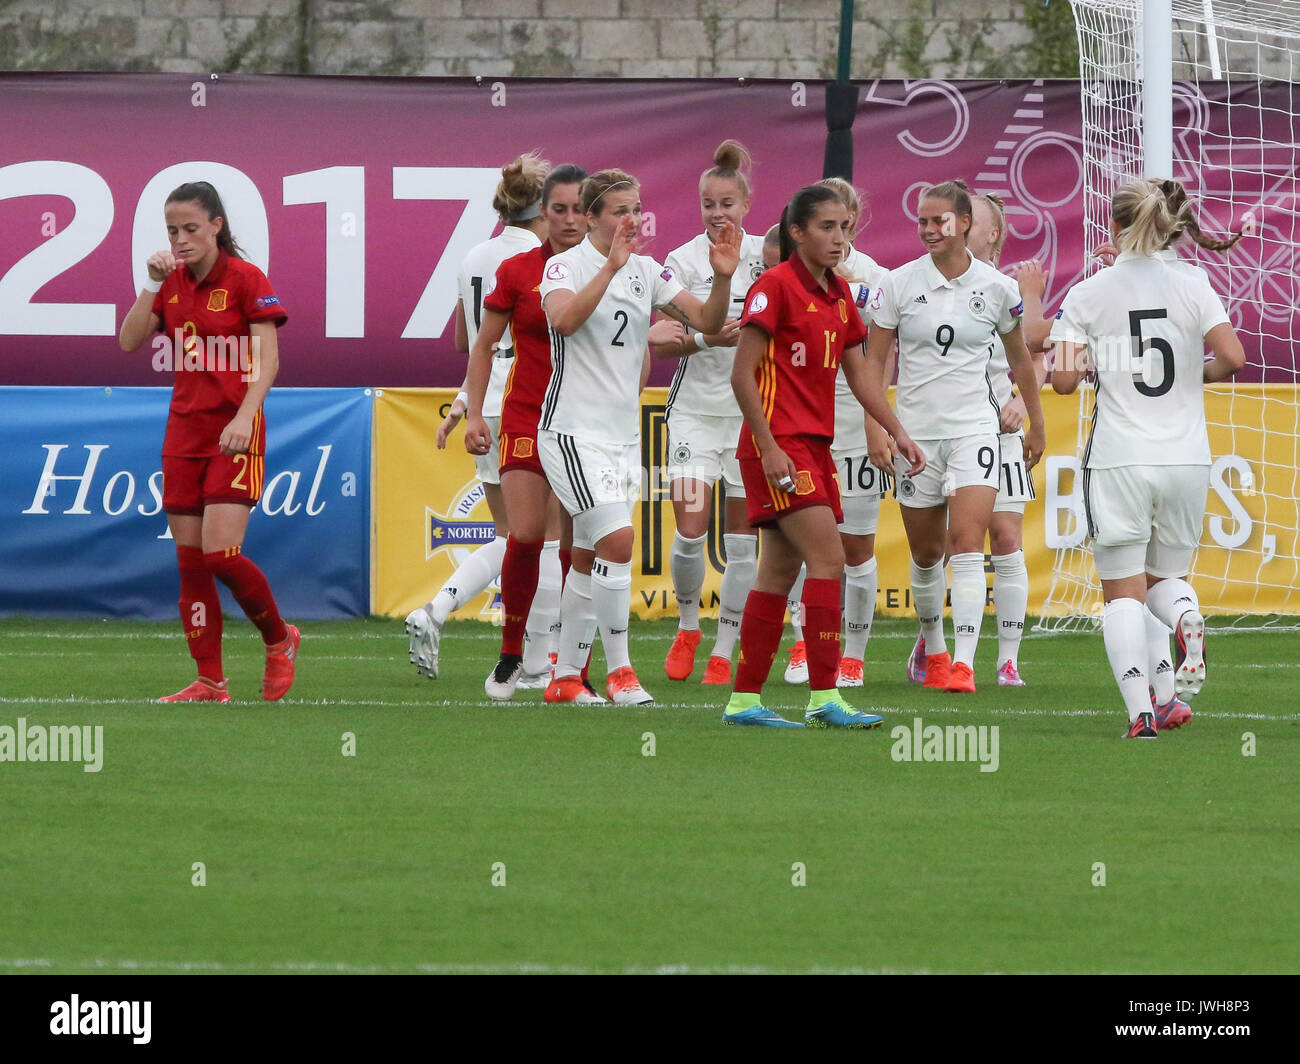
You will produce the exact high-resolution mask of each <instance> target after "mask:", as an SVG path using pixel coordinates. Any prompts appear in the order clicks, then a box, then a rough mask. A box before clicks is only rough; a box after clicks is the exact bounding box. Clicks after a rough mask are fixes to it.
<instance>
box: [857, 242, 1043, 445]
mask: <svg viewBox="0 0 1300 1064" xmlns="http://www.w3.org/2000/svg"><path fill="white" fill-rule="evenodd" d="M967 254H968V255H969V252H968V253H967ZM879 296H880V298H879V305H877V300H876V298H875V297H874V296H873V297H872V298H871V300H870V301H869V302H868V304H867V305H868V308H869V309H870V311H871V317H872V320H873V321H874V322H875V323H876V324H877V325H880V326H882V327H884V328H886V329H897V330H898V420H899V421H901V422H902V423H903V428H905V429H906V430H907V432H908V435H910V436H911V437H912V438H913V439H916V440H955V439H959V438H960V437H962V436H973V435H976V434H978V433H982V432H993V433H996V432H999V431H1000V429H999V427H998V416H999V412H1000V410H1001V408H1000V407H999V406H998V401H997V397H996V396H995V395H994V393H993V385H992V382H991V381H990V379H989V374H988V369H989V356H990V350H991V348H992V347H993V346H994V345H996V344H999V343H1001V340H1000V336H1003V335H1005V334H1007V333H1009V332H1012V331H1013V330H1015V329H1016V328H1018V327H1019V325H1020V315H1021V313H1022V312H1023V311H1024V304H1023V303H1021V301H1020V291H1019V289H1017V288H1016V284H1015V282H1014V281H1012V280H1011V278H1009V277H1007V276H1006V275H1005V274H1003V273H999V272H998V271H997V270H996V269H994V268H993V267H992V266H990V265H989V264H988V263H986V262H981V261H980V260H979V259H976V258H974V257H973V256H972V257H971V258H970V262H969V265H968V266H967V267H966V271H965V272H964V273H962V274H961V275H960V276H958V277H954V278H953V279H952V280H951V281H950V280H948V279H947V278H946V277H944V275H943V274H942V273H940V272H939V268H938V267H937V266H935V264H934V260H933V259H932V258H931V257H930V256H929V255H922V256H921V257H920V258H919V259H915V260H913V261H912V262H909V263H907V265H905V266H900V267H899V268H898V269H896V270H891V271H890V272H889V275H888V276H887V277H886V278H885V280H884V282H883V284H882V285H881V286H880V291H879Z"/></svg>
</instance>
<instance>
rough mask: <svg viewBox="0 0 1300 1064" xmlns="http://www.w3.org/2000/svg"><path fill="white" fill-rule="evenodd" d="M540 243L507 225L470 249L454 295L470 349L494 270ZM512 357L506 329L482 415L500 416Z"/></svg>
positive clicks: (528, 231) (530, 233) (494, 279)
mask: <svg viewBox="0 0 1300 1064" xmlns="http://www.w3.org/2000/svg"><path fill="white" fill-rule="evenodd" d="M540 243H541V240H540V239H538V236H537V234H536V233H534V232H533V231H532V230H531V229H524V228H522V227H521V226H518V225H507V226H506V227H505V228H504V229H503V230H502V231H501V232H500V233H498V234H497V235H496V236H494V237H493V238H492V239H491V240H485V241H483V243H481V244H475V245H474V246H473V247H472V248H470V249H469V254H468V255H466V256H465V261H464V262H463V263H461V266H460V272H458V273H457V274H456V292H457V294H458V295H459V296H460V301H461V304H462V305H463V306H464V307H465V333H466V335H468V336H469V349H470V350H471V351H473V350H474V341H475V340H477V339H478V331H479V327H480V326H481V325H482V324H483V300H485V299H486V298H487V297H488V295H489V294H490V293H491V291H492V289H493V288H495V287H496V282H497V267H498V266H500V265H501V264H502V263H503V262H505V261H506V259H509V258H513V257H514V256H515V255H519V254H522V253H523V252H525V251H531V250H532V249H533V248H535V247H537V245H539V244H540ZM513 354H514V350H513V344H512V343H511V339H510V330H509V329H507V330H506V333H505V335H504V336H502V337H501V346H500V350H499V351H498V352H497V355H496V357H494V358H493V359H492V376H491V377H489V378H488V386H487V392H486V393H485V394H484V396H483V411H482V413H483V416H484V417H500V416H501V399H502V397H503V395H504V394H505V389H506V377H508V376H509V375H510V358H511V356H512V355H513Z"/></svg>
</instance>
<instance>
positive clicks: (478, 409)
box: [465, 307, 510, 454]
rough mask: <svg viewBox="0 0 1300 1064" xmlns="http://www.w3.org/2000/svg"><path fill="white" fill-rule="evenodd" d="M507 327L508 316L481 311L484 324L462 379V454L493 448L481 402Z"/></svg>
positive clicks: (508, 322) (495, 312)
mask: <svg viewBox="0 0 1300 1064" xmlns="http://www.w3.org/2000/svg"><path fill="white" fill-rule="evenodd" d="M509 324H510V315H509V314H502V313H501V312H500V311H499V310H490V309H488V308H487V307H484V308H483V323H482V324H481V325H480V326H479V331H478V337H477V338H476V339H475V340H474V350H473V351H471V352H470V355H469V372H468V373H467V374H466V376H465V382H466V387H465V393H466V395H467V396H468V398H469V403H468V405H467V406H466V409H465V450H467V451H468V452H469V453H470V454H487V453H488V451H489V450H491V448H492V433H491V432H489V431H488V427H487V422H485V421H484V420H483V400H484V398H485V397H486V395H487V389H488V381H489V380H490V378H491V376H492V356H493V354H494V353H495V352H496V349H497V345H498V344H499V343H500V342H501V337H503V336H504V335H505V334H506V328H507V327H508V326H509Z"/></svg>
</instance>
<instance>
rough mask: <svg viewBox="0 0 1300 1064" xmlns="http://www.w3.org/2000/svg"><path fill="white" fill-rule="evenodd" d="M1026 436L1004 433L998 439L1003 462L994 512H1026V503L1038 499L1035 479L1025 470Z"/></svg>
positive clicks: (1016, 433) (1017, 433)
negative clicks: (1035, 491)
mask: <svg viewBox="0 0 1300 1064" xmlns="http://www.w3.org/2000/svg"><path fill="white" fill-rule="evenodd" d="M1024 441H1025V434H1024V433H1023V432H1004V433H1003V434H1002V435H1001V436H999V437H998V443H999V445H1000V446H1001V451H1002V461H1001V463H1000V473H999V476H998V498H997V501H996V502H995V503H994V504H993V512H994V513H995V514H998V513H1016V514H1023V513H1024V512H1025V503H1027V502H1030V501H1032V500H1033V499H1035V498H1037V496H1036V495H1035V494H1034V477H1033V474H1032V472H1031V471H1030V470H1028V469H1026V468H1025V443H1024Z"/></svg>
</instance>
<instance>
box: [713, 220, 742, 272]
mask: <svg viewBox="0 0 1300 1064" xmlns="http://www.w3.org/2000/svg"><path fill="white" fill-rule="evenodd" d="M709 265H710V266H712V267H713V275H714V276H715V277H730V276H731V275H732V274H733V273H735V272H736V267H737V266H739V265H740V230H739V229H737V228H736V227H735V226H734V225H732V224H731V223H730V222H725V223H724V224H723V226H722V228H721V229H719V230H718V235H717V238H716V239H715V240H714V241H713V243H712V244H711V245H710V246H709Z"/></svg>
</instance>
